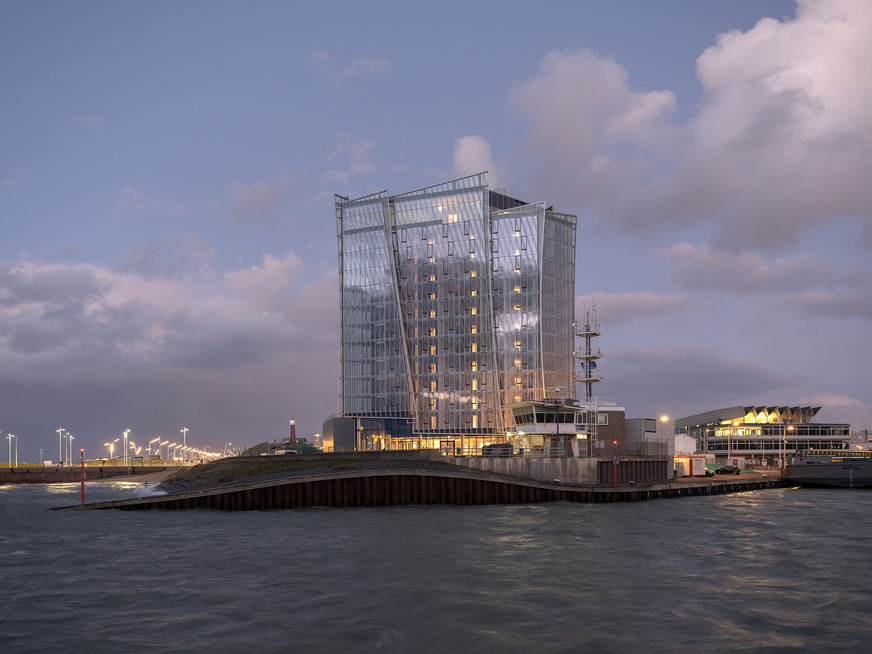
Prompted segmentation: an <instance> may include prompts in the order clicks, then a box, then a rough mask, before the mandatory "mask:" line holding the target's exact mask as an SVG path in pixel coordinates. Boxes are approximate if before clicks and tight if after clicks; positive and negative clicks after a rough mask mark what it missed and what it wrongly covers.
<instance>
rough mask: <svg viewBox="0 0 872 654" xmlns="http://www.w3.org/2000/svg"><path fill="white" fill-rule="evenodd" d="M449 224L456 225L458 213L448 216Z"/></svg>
mask: <svg viewBox="0 0 872 654" xmlns="http://www.w3.org/2000/svg"><path fill="white" fill-rule="evenodd" d="M448 222H450V223H456V222H457V214H456V213H450V214H448Z"/></svg>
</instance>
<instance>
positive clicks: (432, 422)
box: [430, 416, 436, 429]
mask: <svg viewBox="0 0 872 654" xmlns="http://www.w3.org/2000/svg"><path fill="white" fill-rule="evenodd" d="M430 429H436V416H430Z"/></svg>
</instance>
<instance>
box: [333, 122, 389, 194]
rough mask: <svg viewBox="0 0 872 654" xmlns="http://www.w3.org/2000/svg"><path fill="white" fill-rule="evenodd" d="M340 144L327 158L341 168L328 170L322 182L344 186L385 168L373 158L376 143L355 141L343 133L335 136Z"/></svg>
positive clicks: (362, 140) (365, 140) (360, 139)
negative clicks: (357, 178) (354, 179)
mask: <svg viewBox="0 0 872 654" xmlns="http://www.w3.org/2000/svg"><path fill="white" fill-rule="evenodd" d="M334 136H335V138H336V140H337V141H338V143H337V144H336V146H335V147H334V149H333V152H331V153H330V154H329V155H328V156H327V161H329V162H335V163H338V164H341V168H335V169H333V170H328V171H327V172H325V173H324V174H323V175H322V176H321V181H322V182H323V183H324V184H328V185H330V186H333V187H336V186H343V185H346V184H348V183H349V182H350V181H351V180H352V179H353V178H356V177H367V176H369V175H372V174H373V173H374V172H376V171H378V170H383V169H384V168H385V167H384V166H383V165H382V164H380V163H378V162H377V161H376V160H375V159H374V158H373V152H374V150H375V143H373V142H372V141H370V140H369V139H364V138H358V139H354V138H351V137H350V136H348V135H347V134H345V133H343V132H337V133H336V134H335V135H334Z"/></svg>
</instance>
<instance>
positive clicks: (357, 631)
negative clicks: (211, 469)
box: [0, 482, 872, 652]
mask: <svg viewBox="0 0 872 654" xmlns="http://www.w3.org/2000/svg"><path fill="white" fill-rule="evenodd" d="M149 492H154V487H153V486H151V487H145V486H142V485H140V484H129V483H122V482H111V483H100V484H96V483H89V484H86V499H87V500H88V501H102V500H108V499H115V498H118V497H121V496H130V495H132V494H137V495H139V494H143V493H149ZM78 493H79V485H78V484H58V485H52V486H18V487H9V486H6V487H0V525H2V530H0V579H2V586H0V589H2V590H0V605H2V607H3V608H2V610H0V631H2V637H3V640H2V643H3V645H2V647H3V651H4V652H13V651H37V650H47V649H51V650H52V651H134V652H135V651H161V652H163V651H191V650H204V649H209V650H210V651H216V652H235V651H239V652H242V651H252V650H257V651H276V652H278V651H282V652H284V651H289V650H301V651H371V650H376V651H407V652H418V651H445V650H450V649H455V650H458V651H476V652H528V651H537V652H540V651H544V652H558V651H573V652H575V651H591V652H674V651H676V650H679V649H687V650H688V651H715V650H723V649H727V650H729V651H748V652H758V651H764V652H765V651H773V652H776V651H777V652H785V651H797V652H798V651H803V652H805V651H820V652H832V651H857V652H860V651H863V652H865V651H866V644H867V643H868V642H869V638H870V636H872V627H870V623H869V621H868V620H867V616H868V597H869V596H870V592H872V582H870V575H869V574H868V573H867V572H866V571H867V569H868V565H869V564H868V554H869V548H868V543H869V542H870V536H872V533H870V531H872V527H870V521H869V516H870V509H872V493H868V494H867V493H862V492H851V491H814V490H811V491H809V490H769V491H757V492H751V493H743V494H737V495H726V496H720V497H708V498H685V499H680V500H667V501H659V502H642V503H637V504H617V505H610V506H600V505H597V506H591V505H577V504H543V505H520V506H490V507H448V506H432V507H395V508H388V509H310V510H300V511H284V512H250V513H220V512H211V511H190V512H184V511H178V512H131V513H127V512H120V511H93V512H92V511H89V512H56V511H47V510H46V509H47V508H48V507H52V506H62V505H69V504H75V503H77V502H78V501H79V496H78ZM723 643H727V644H728V646H726V647H724V646H723Z"/></svg>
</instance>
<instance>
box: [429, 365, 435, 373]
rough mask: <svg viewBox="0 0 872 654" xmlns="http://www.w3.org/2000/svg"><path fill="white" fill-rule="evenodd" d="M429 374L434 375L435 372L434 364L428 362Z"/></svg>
mask: <svg viewBox="0 0 872 654" xmlns="http://www.w3.org/2000/svg"><path fill="white" fill-rule="evenodd" d="M430 374H431V375H435V374H436V364H435V363H431V364H430Z"/></svg>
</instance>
